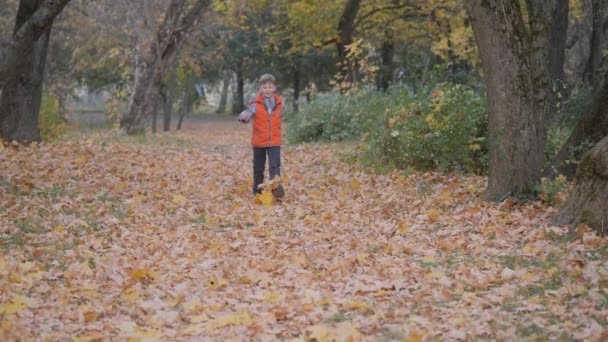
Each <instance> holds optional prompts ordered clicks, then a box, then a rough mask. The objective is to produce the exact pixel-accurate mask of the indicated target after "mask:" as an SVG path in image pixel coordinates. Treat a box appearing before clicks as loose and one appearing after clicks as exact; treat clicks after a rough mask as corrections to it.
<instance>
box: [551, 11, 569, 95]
mask: <svg viewBox="0 0 608 342" xmlns="http://www.w3.org/2000/svg"><path fill="white" fill-rule="evenodd" d="M568 13H569V1H568V0H557V3H556V7H555V12H554V14H553V25H551V37H550V38H549V39H550V40H549V41H550V44H549V45H550V49H551V51H550V53H549V56H550V57H549V71H550V73H551V79H553V80H554V81H555V82H556V83H557V85H561V84H563V81H564V60H565V56H566V40H567V38H568Z"/></svg>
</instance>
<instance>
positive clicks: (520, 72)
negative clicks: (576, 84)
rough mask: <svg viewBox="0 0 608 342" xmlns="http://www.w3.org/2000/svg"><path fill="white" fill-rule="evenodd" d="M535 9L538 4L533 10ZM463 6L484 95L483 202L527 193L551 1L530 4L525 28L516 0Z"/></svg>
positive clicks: (534, 175) (539, 137)
mask: <svg viewBox="0 0 608 342" xmlns="http://www.w3.org/2000/svg"><path fill="white" fill-rule="evenodd" d="M536 5H539V6H536ZM465 6H466V8H467V11H468V13H469V17H470V18H471V24H472V27H473V31H474V34H475V39H476V41H477V46H478V48H479V54H480V58H481V64H482V67H483V70H484V73H485V83H486V89H487V90H486V91H487V95H488V110H489V114H488V133H489V140H488V143H489V174H488V188H487V189H486V193H485V198H486V199H487V200H500V199H503V198H506V197H507V196H517V195H523V194H531V193H532V192H533V188H534V185H535V184H537V183H538V182H539V181H540V176H541V170H542V166H543V159H544V147H545V140H546V138H545V135H546V133H545V126H544V123H545V117H546V116H547V113H548V111H549V109H550V108H551V106H550V104H551V99H552V96H551V95H550V87H549V82H548V66H547V63H546V61H547V57H548V51H549V47H548V38H549V34H548V31H549V25H547V22H546V21H545V19H544V18H546V17H549V18H550V17H551V14H552V13H553V11H552V5H551V1H547V2H543V3H542V4H538V3H536V4H532V6H528V13H529V16H530V19H529V23H530V26H529V28H527V27H526V24H525V22H524V19H523V17H522V14H521V9H520V7H519V3H518V2H517V1H512V0H498V1H494V2H492V3H491V4H489V3H488V2H487V1H484V0H469V1H466V2H465Z"/></svg>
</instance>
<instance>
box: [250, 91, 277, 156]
mask: <svg viewBox="0 0 608 342" xmlns="http://www.w3.org/2000/svg"><path fill="white" fill-rule="evenodd" d="M274 100H275V102H276V105H275V108H274V110H273V111H272V113H268V111H267V110H266V106H265V105H264V98H263V96H262V94H260V95H258V97H257V98H256V99H255V100H253V101H251V102H250V103H249V104H250V105H251V104H254V103H255V115H254V116H253V125H252V127H253V132H252V134H251V145H253V147H270V146H281V111H282V110H283V101H281V97H280V96H279V95H278V94H274Z"/></svg>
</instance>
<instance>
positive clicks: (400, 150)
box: [287, 83, 487, 173]
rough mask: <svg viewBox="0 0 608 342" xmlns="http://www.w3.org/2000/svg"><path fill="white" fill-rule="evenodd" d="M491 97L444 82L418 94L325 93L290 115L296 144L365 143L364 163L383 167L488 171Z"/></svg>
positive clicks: (290, 131)
mask: <svg viewBox="0 0 608 342" xmlns="http://www.w3.org/2000/svg"><path fill="white" fill-rule="evenodd" d="M486 112H487V110H486V101H485V97H483V96H481V95H479V94H478V93H477V92H476V91H474V90H473V89H472V88H470V87H467V86H464V85H458V84H452V83H439V84H437V85H436V86H434V87H432V88H430V90H427V91H423V92H420V93H419V94H417V95H414V94H412V93H411V92H410V91H409V89H408V88H406V87H401V88H395V89H392V90H391V92H390V93H389V94H384V93H380V92H377V91H375V90H372V89H364V90H360V91H356V92H353V93H352V94H350V95H341V94H338V93H331V94H326V95H320V96H319V97H318V98H317V100H315V101H314V102H312V103H310V104H308V105H306V106H304V107H303V109H302V110H301V111H300V112H298V113H292V114H290V115H289V116H288V117H287V121H288V122H289V124H288V125H287V138H288V140H289V141H290V142H293V143H298V142H309V141H317V140H324V141H345V140H346V141H348V140H351V141H352V140H358V141H360V142H361V148H360V150H361V151H362V154H361V161H362V162H363V163H364V164H365V165H367V166H373V167H375V168H379V169H385V170H387V169H392V168H400V169H411V168H416V169H438V170H441V171H455V172H477V173H483V172H485V170H486V168H487V157H486V156H487V139H486V137H487V127H486V126H487V120H486V119H487V115H486Z"/></svg>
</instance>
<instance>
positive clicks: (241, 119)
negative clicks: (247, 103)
mask: <svg viewBox="0 0 608 342" xmlns="http://www.w3.org/2000/svg"><path fill="white" fill-rule="evenodd" d="M249 119H251V113H249V112H248V111H246V110H245V111H243V112H242V113H241V114H239V122H240V123H244V124H245V123H248V122H249Z"/></svg>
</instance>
